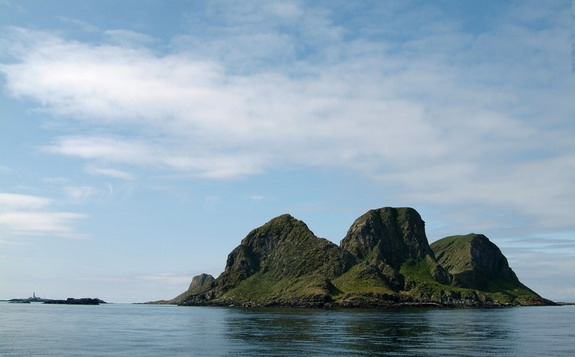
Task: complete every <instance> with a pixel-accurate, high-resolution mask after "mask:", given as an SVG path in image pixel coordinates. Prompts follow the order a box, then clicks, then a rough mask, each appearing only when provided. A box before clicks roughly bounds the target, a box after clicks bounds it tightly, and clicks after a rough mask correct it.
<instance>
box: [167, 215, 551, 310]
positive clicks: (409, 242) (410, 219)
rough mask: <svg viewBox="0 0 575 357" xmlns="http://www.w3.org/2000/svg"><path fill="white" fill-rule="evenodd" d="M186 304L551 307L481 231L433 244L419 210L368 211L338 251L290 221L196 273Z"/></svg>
mask: <svg viewBox="0 0 575 357" xmlns="http://www.w3.org/2000/svg"><path fill="white" fill-rule="evenodd" d="M170 302H171V303H176V304H180V305H239V306H303V307H330V306H332V307H401V306H501V305H545V304H552V302H550V301H548V300H545V299H543V298H541V297H540V296H539V295H537V294H536V293H535V292H533V291H532V290H530V289H528V288H527V287H525V286H524V285H523V284H521V283H520V282H519V280H518V279H517V276H516V275H515V273H513V271H512V270H511V268H510V267H509V265H508V263H507V259H506V258H505V257H504V256H503V254H502V253H501V251H500V250H499V248H497V246H495V244H493V243H491V242H490V241H489V240H488V239H487V238H486V237H485V236H482V235H467V236H453V237H448V238H444V239H442V240H440V241H438V242H435V243H434V244H432V245H431V246H430V245H429V243H428V241H427V237H426V235H425V223H424V222H423V220H422V219H421V217H420V215H419V214H418V213H417V211H415V210H414V209H412V208H391V207H385V208H380V209H376V210H370V211H369V212H367V213H365V214H364V215H362V216H361V217H359V218H358V219H357V220H356V221H355V222H354V223H353V224H352V226H351V227H350V229H349V230H348V232H347V234H346V236H345V237H344V238H343V240H342V241H341V243H340V245H339V246H338V245H336V244H334V243H332V242H330V241H328V240H326V239H323V238H318V237H316V236H315V235H314V234H313V232H312V231H311V230H310V229H309V228H308V227H307V225H306V224H305V223H303V222H302V221H299V220H297V219H295V218H293V217H292V216H290V215H287V214H286V215H282V216H279V217H276V218H274V219H272V220H271V221H269V222H268V223H266V224H264V225H263V226H261V227H259V228H257V229H254V230H253V231H251V232H250V233H249V234H248V235H247V236H246V237H245V238H244V239H243V240H242V241H241V243H240V245H239V246H238V247H236V248H235V249H234V250H233V251H232V252H231V253H230V254H229V255H228V259H227V261H226V266H225V269H224V272H223V273H222V274H221V275H220V276H219V277H218V278H217V279H214V278H213V277H211V276H209V275H207V274H203V275H200V276H197V277H194V279H193V280H192V283H191V284H190V287H189V289H188V290H187V291H186V292H184V293H182V294H180V295H179V296H177V297H176V298H174V299H172V300H170Z"/></svg>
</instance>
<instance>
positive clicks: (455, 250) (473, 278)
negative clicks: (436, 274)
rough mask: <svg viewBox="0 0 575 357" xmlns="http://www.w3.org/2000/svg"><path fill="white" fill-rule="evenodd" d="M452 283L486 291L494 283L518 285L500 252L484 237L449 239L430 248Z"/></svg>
mask: <svg viewBox="0 0 575 357" xmlns="http://www.w3.org/2000/svg"><path fill="white" fill-rule="evenodd" d="M431 248H432V249H433V251H434V252H435V256H436V257H437V261H438V263H439V264H440V265H441V266H443V267H444V268H445V269H446V270H447V271H448V272H449V273H450V274H451V275H452V280H453V284H454V285H456V286H461V287H468V288H476V289H487V288H488V286H487V285H488V282H489V281H491V280H499V281H507V282H510V283H519V280H518V279H517V276H516V275H515V273H514V272H513V270H511V268H510V267H509V263H508V262H507V258H505V256H504V255H503V253H501V250H500V249H499V248H498V247H497V246H496V245H495V244H493V243H492V242H491V241H490V240H489V239H488V238H487V237H486V236H484V235H483V234H475V233H471V234H467V235H463V236H451V237H446V238H443V239H441V240H438V241H437V242H434V243H433V244H432V245H431Z"/></svg>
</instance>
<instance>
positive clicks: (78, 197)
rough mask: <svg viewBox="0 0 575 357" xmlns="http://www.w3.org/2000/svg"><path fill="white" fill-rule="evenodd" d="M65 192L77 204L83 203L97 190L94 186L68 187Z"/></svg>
mask: <svg viewBox="0 0 575 357" xmlns="http://www.w3.org/2000/svg"><path fill="white" fill-rule="evenodd" d="M64 191H65V192H66V194H67V195H68V197H70V198H71V199H72V201H73V202H76V203H80V202H83V201H85V200H86V199H88V198H90V197H91V196H93V195H94V194H95V193H96V189H95V188H94V187H92V186H66V187H64Z"/></svg>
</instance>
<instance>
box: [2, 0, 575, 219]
mask: <svg viewBox="0 0 575 357" xmlns="http://www.w3.org/2000/svg"><path fill="white" fill-rule="evenodd" d="M252 5H253V4H252ZM341 6H344V5H341ZM357 6H358V8H357V9H355V10H356V11H365V10H366V9H363V10H362V7H361V6H360V5H357ZM379 10H380V11H381V12H380V13H377V14H375V15H377V16H380V18H379V20H380V22H378V23H383V24H385V25H381V26H376V25H375V24H373V23H366V24H363V25H359V24H358V23H355V22H354V17H353V16H351V15H350V18H349V19H347V20H345V21H344V20H342V19H338V18H336V16H335V15H334V13H332V12H330V11H328V10H326V9H322V8H316V7H311V6H304V5H302V4H301V3H298V2H295V3H289V4H282V5H279V4H269V5H266V6H263V7H261V6H255V5H253V6H252V7H250V6H249V3H248V4H247V5H246V4H243V3H242V5H241V6H239V5H238V8H234V5H233V4H227V5H226V6H220V5H217V4H212V5H209V6H208V9H205V13H202V16H201V17H200V16H195V15H193V14H188V15H187V16H185V19H186V21H185V23H186V24H187V26H188V29H187V32H186V33H182V34H180V35H178V36H174V37H172V38H169V39H153V38H150V37H149V36H147V35H145V34H139V33H135V32H133V31H128V30H124V29H114V30H109V31H105V32H103V33H102V38H101V41H99V42H82V41H77V40H73V39H68V38H66V37H64V36H61V35H58V34H54V33H50V32H42V31H33V30H29V29H25V28H12V29H10V31H8V32H6V33H5V35H4V36H3V39H2V42H1V46H2V49H3V50H4V51H5V52H6V53H7V54H9V59H7V60H5V61H3V62H4V64H2V65H1V66H0V72H1V73H3V75H4V77H5V85H6V88H7V90H8V91H9V93H10V94H11V95H13V96H14V97H20V98H26V99H30V100H33V101H35V102H37V103H38V104H39V106H38V109H37V110H39V111H42V112H45V113H46V114H49V115H50V116H51V117H52V120H59V121H64V122H74V123H75V126H74V127H75V128H77V130H76V131H77V132H73V133H68V134H66V135H62V136H56V137H54V138H53V140H52V141H51V142H49V143H44V144H43V145H42V150H43V151H44V152H48V153H52V154H57V155H64V156H70V157H76V158H79V159H82V160H85V161H87V165H88V169H87V170H88V172H89V173H91V174H93V175H104V176H109V177H116V178H121V179H127V180H131V179H133V178H134V176H133V175H131V174H129V173H128V172H129V170H130V169H131V168H140V169H146V170H173V171H176V172H184V173H186V174H189V175H192V176H198V177H204V178H217V179H233V178H237V177H242V176H249V175H258V174H264V173H266V172H270V171H274V170H282V168H284V167H292V166H296V167H312V168H331V169H337V170H352V171H354V172H356V173H358V174H360V175H365V176H368V177H371V178H372V179H375V180H378V181H380V182H381V184H382V185H385V186H389V187H394V188H396V189H395V192H394V195H396V196H397V197H398V198H401V199H403V200H405V201H407V202H413V201H414V200H417V202H421V203H423V204H436V205H469V206H476V207H479V208H481V209H483V208H486V207H488V208H489V209H495V210H498V211H502V212H506V211H512V212H515V213H519V214H520V215H521V217H523V219H524V220H525V221H530V220H534V221H533V222H532V223H534V225H535V226H537V227H538V229H547V228H550V227H553V228H554V229H574V228H575V222H573V220H572V219H568V218H569V212H573V211H574V210H575V203H574V202H575V199H574V197H573V192H575V140H573V134H572V133H573V130H574V128H573V125H574V124H573V122H572V118H571V115H572V114H573V112H575V104H573V101H572V98H573V93H574V84H573V78H568V77H567V78H566V77H565V74H566V73H569V70H568V68H569V61H570V56H571V54H570V48H569V46H567V45H568V43H569V42H568V41H569V38H568V36H566V34H568V33H569V31H568V30H567V28H568V26H569V16H568V15H569V14H568V12H567V15H565V11H562V9H557V8H556V7H553V6H550V7H549V8H548V9H546V12H543V13H547V14H548V15H550V16H551V15H553V16H555V20H556V21H554V22H548V21H545V18H544V17H543V16H539V15H536V14H534V13H533V12H530V11H529V7H528V6H525V7H514V8H509V9H507V11H508V12H507V13H505V14H502V15H500V16H499V17H498V18H494V19H492V26H491V27H490V28H488V29H484V30H483V31H470V30H467V29H465V28H464V26H463V25H462V24H461V23H458V22H457V21H456V20H454V19H453V18H448V17H447V16H446V14H443V13H441V12H438V11H437V10H435V11H434V12H433V13H434V16H439V18H440V20H441V19H442V18H443V20H444V21H438V20H437V19H435V20H434V21H431V20H429V19H426V18H425V16H423V15H424V13H425V11H423V10H434V9H427V8H426V9H422V10H417V11H416V10H413V9H409V8H406V9H402V10H403V11H404V16H403V17H399V18H398V17H397V16H394V15H393V14H392V12H389V13H387V12H385V11H383V10H381V9H379ZM375 15H374V16H375ZM534 23H537V25H538V26H533V24H534ZM415 25H417V26H415ZM414 28H419V29H420V30H415V29H414ZM200 29H201V31H200ZM162 41H163V46H162V48H164V49H163V50H160V49H159V46H158V45H157V44H158V43H159V42H162ZM87 133H95V134H87ZM109 167H115V168H114V169H111V168H109ZM541 207H545V209H544V210H542V209H541ZM69 218H70V217H69ZM61 219H64V218H63V217H62V218H61ZM501 223H502V222H501ZM502 224H503V223H502Z"/></svg>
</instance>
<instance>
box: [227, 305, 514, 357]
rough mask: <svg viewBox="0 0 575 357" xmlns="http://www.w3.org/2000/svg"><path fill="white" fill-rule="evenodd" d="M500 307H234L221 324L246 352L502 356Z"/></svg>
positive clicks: (505, 329) (506, 346)
mask: <svg viewBox="0 0 575 357" xmlns="http://www.w3.org/2000/svg"><path fill="white" fill-rule="evenodd" d="M492 312H493V313H492ZM504 312H505V311H504V310H497V311H496V310H471V309H468V310H400V311H397V310H391V311H377V312H376V311H372V310H370V311H358V310H338V311H323V310H320V311H317V310H312V311H306V310H303V311H301V310H285V309H284V310H277V311H269V310H265V309H264V310H236V311H234V312H233V313H230V316H228V317H227V318H226V320H225V323H226V326H227V327H226V334H227V337H228V338H229V339H232V340H236V341H238V340H239V341H242V342H244V351H243V352H244V353H245V354H246V355H269V354H270V353H273V354H275V355H296V354H300V355H301V354H314V355H320V354H325V355H330V354H345V355H357V356H359V355H365V356H371V355H377V354H393V355H413V354H430V353H431V354H436V355H473V354H478V353H479V354H484V355H505V354H508V353H510V352H512V350H513V348H512V346H510V343H509V342H510V341H509V340H510V326H508V324H505V323H502V321H501V320H502V319H501V317H502V316H501V313H504ZM503 315H505V314H503ZM494 319H497V321H493V320H494Z"/></svg>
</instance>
